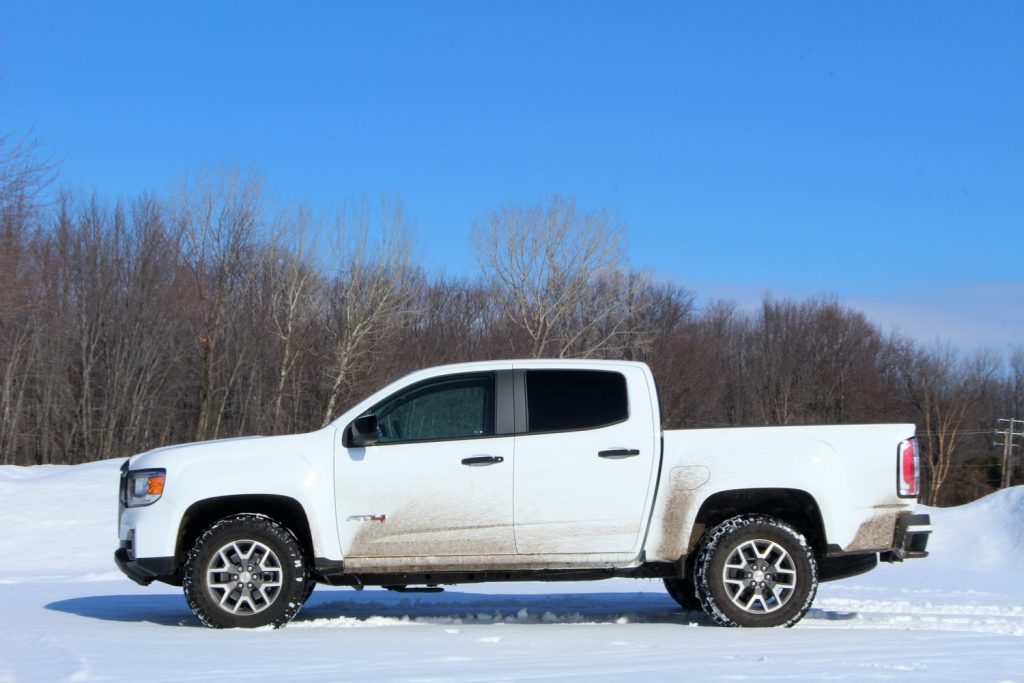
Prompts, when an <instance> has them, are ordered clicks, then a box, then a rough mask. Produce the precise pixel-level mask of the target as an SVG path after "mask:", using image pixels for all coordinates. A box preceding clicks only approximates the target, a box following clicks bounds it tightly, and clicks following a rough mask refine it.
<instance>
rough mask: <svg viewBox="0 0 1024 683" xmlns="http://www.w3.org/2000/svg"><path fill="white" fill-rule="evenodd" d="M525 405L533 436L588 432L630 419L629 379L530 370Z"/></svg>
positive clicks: (616, 375)
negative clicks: (555, 432) (579, 431)
mask: <svg viewBox="0 0 1024 683" xmlns="http://www.w3.org/2000/svg"><path fill="white" fill-rule="evenodd" d="M526 402H527V414H528V418H527V419H528V421H529V431H531V432H553V431H561V430H566V429H588V428H593V427H600V426H602V425H607V424H612V423H613V422H619V421H620V420H625V419H626V418H627V417H628V416H629V404H628V401H627V399H626V378H625V377H623V376H622V375H620V374H619V373H617V372H599V371H591V370H574V371H570V370H530V371H527V373H526Z"/></svg>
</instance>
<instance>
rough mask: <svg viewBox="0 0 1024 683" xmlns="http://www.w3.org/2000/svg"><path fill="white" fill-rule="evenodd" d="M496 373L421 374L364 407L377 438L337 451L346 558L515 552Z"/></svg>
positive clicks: (507, 449)
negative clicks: (420, 377) (377, 429)
mask: <svg viewBox="0 0 1024 683" xmlns="http://www.w3.org/2000/svg"><path fill="white" fill-rule="evenodd" d="M497 374H498V373H479V374H467V375H453V376H446V377H441V378H435V379H431V380H427V381H426V382H423V383H420V384H417V385H413V386H411V387H406V388H404V389H401V390H399V391H398V392H397V393H396V394H394V395H392V396H390V397H388V398H387V399H385V400H384V401H381V402H380V403H378V404H377V405H376V406H374V407H373V408H371V409H370V411H369V412H371V413H373V414H375V415H377V420H378V424H379V427H380V433H381V437H380V441H379V442H378V443H377V444H375V445H373V446H367V447H365V448H348V449H342V450H341V451H340V453H339V455H338V463H337V467H336V477H337V482H336V484H335V486H336V491H337V501H338V527H339V529H340V530H341V531H340V535H341V542H342V549H343V551H344V554H345V556H346V557H348V558H387V557H416V558H424V557H443V556H455V555H503V554H514V553H515V538H514V534H513V528H512V465H513V460H512V456H513V448H514V437H513V436H512V434H504V435H502V434H497V433H496V429H495V424H496V420H495V416H496V410H497V408H496V400H495V399H496V392H495V383H496V376H497Z"/></svg>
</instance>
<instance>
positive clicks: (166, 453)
mask: <svg viewBox="0 0 1024 683" xmlns="http://www.w3.org/2000/svg"><path fill="white" fill-rule="evenodd" d="M267 438H268V437H266V436H236V437H233V438H230V439H211V440H209V441H193V442H191V443H182V444H176V445H174V446H161V447H160V448H154V449H153V450H151V451H146V452H145V453H139V454H137V455H133V456H131V457H130V458H128V468H129V469H133V470H137V469H144V468H146V467H157V466H159V465H161V464H163V463H165V462H167V460H168V459H170V458H173V459H178V458H179V457H182V456H187V457H189V458H192V457H196V456H207V455H213V454H215V453H217V452H219V451H220V450H221V446H223V445H225V444H229V443H234V442H236V441H252V440H256V439H259V440H263V439H267Z"/></svg>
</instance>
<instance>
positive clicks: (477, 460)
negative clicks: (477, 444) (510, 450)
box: [462, 455, 505, 467]
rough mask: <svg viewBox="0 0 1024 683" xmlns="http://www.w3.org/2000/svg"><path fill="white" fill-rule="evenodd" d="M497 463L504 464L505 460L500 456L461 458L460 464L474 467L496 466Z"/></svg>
mask: <svg viewBox="0 0 1024 683" xmlns="http://www.w3.org/2000/svg"><path fill="white" fill-rule="evenodd" d="M499 462H505V458H503V457H501V456H500V455H476V456H473V457H472V458H463V459H462V464H463V465H469V466H470V467H475V466H477V465H497V464H498V463H499Z"/></svg>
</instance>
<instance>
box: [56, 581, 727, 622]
mask: <svg viewBox="0 0 1024 683" xmlns="http://www.w3.org/2000/svg"><path fill="white" fill-rule="evenodd" d="M46 609H49V610H53V611H56V612H64V613H67V614H74V615H77V616H80V617H87V618H91V619H100V620H103V621H120V622H138V623H152V624H160V625H163V626H199V625H200V624H199V620H198V619H196V618H195V617H194V616H193V615H192V613H191V611H190V610H189V608H188V605H187V604H186V603H185V598H184V596H182V595H180V594H178V595H175V594H168V593H161V594H158V595H92V596H87V597H81V598H69V599H66V600H58V601H55V602H51V603H49V604H47V605H46ZM339 618H345V619H355V620H358V621H366V620H369V619H377V618H384V619H395V620H401V621H411V622H421V623H455V622H459V623H480V624H485V623H563V624H566V623H568V624H573V623H588V624H600V623H672V624H699V625H702V626H703V625H710V624H711V623H712V622H711V621H710V619H708V618H707V617H706V616H705V615H704V614H702V613H700V612H684V611H682V610H681V609H680V608H679V607H678V606H677V605H676V604H675V602H673V601H672V599H671V598H669V597H668V596H667V595H659V594H656V593H546V594H538V595H534V594H494V595H490V594H480V593H460V592H451V591H446V592H444V593H391V592H387V591H379V590H374V591H366V592H354V591H353V592H345V591H337V590H320V591H318V592H315V593H314V594H313V595H312V596H311V597H310V599H309V602H307V603H306V605H305V606H304V607H303V608H302V611H301V612H300V613H299V615H298V616H297V617H296V618H295V620H294V622H293V623H296V624H301V623H303V622H311V621H315V620H321V619H327V620H330V619H339ZM311 625H312V624H311Z"/></svg>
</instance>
